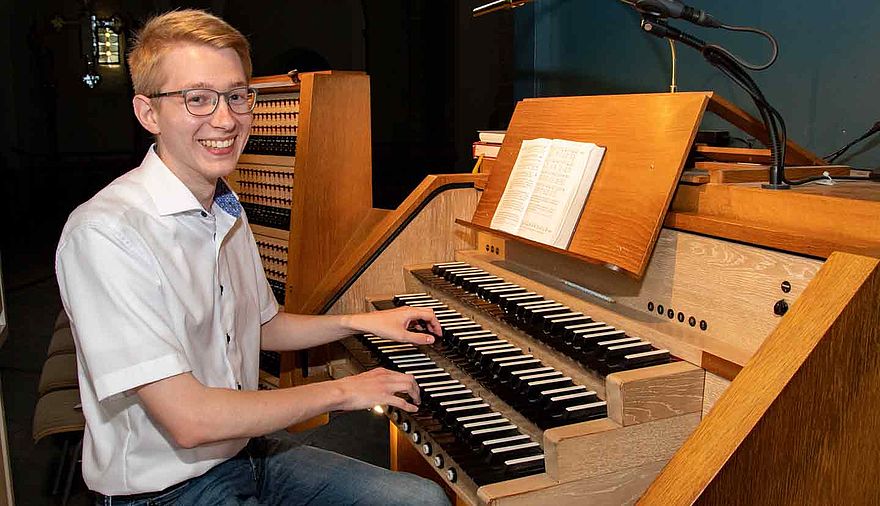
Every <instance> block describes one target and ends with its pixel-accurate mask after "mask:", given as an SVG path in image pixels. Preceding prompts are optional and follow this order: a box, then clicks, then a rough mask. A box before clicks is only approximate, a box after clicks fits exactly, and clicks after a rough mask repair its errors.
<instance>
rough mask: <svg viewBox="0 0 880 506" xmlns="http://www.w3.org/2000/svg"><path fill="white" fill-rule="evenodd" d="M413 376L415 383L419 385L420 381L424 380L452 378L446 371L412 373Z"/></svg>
mask: <svg viewBox="0 0 880 506" xmlns="http://www.w3.org/2000/svg"><path fill="white" fill-rule="evenodd" d="M413 378H415V380H416V385H419V386H421V385H422V383H424V382H433V381H442V380H448V379H452V376H450V375H449V373H448V372H442V373H419V374H413Z"/></svg>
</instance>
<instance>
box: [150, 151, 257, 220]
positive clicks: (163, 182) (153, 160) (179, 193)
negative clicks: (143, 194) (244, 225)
mask: <svg viewBox="0 0 880 506" xmlns="http://www.w3.org/2000/svg"><path fill="white" fill-rule="evenodd" d="M141 168H142V169H143V170H144V171H145V173H146V174H147V175H148V177H147V178H146V185H145V186H146V190H147V192H148V193H149V194H150V197H152V199H153V202H154V203H155V204H156V210H157V211H158V213H159V215H160V216H166V215H171V214H177V213H182V212H185V211H202V210H203V209H202V205H201V204H200V203H199V201H198V199H196V197H195V195H193V193H192V191H190V189H189V188H187V187H186V185H185V184H183V181H181V180H180V179H179V178H178V177H177V176H176V175H175V174H174V173H173V172H171V169H169V168H168V166H167V165H165V162H163V161H162V159H161V158H159V155H158V153H156V145H155V144H153V145H152V146H150V149H149V150H148V151H147V156H146V157H144V161H143V162H142V163H141ZM214 202H216V203H217V205H218V206H219V207H220V209H223V210H224V211H225V212H226V213H227V214H229V215H230V216H232V217H234V218H238V217H239V216H241V203H240V202H239V201H238V197H237V196H236V195H235V193H234V192H233V191H232V190H231V189H230V188H229V186H228V185H227V184H226V182H225V181H223V180H222V179H218V180H217V188H216V190H215V191H214Z"/></svg>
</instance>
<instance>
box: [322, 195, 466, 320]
mask: <svg viewBox="0 0 880 506" xmlns="http://www.w3.org/2000/svg"><path fill="white" fill-rule="evenodd" d="M478 198H479V195H478V192H477V191H476V190H474V189H467V188H462V189H455V190H448V191H444V192H442V193H441V194H440V195H438V196H437V197H435V198H434V199H433V200H431V201H430V203H429V204H428V205H427V206H426V207H425V208H424V209H422V211H421V212H420V213H418V215H417V216H416V217H415V218H414V219H413V220H412V222H410V223H409V225H408V226H407V227H406V228H405V229H403V231H402V232H401V233H400V235H398V236H397V237H396V238H394V239H393V242H391V244H390V245H389V246H388V247H387V248H386V249H385V250H384V251H382V252H381V254H380V256H379V257H378V258H377V259H376V260H375V261H374V262H373V263H372V264H371V265H370V266H369V267H367V269H366V270H365V271H364V272H363V273H361V274H360V275H358V276H357V279H356V281H354V282H353V284H352V285H351V287H350V288H348V289H347V290H346V291H345V294H344V295H343V297H342V298H340V299H339V300H338V301H337V302H336V303H334V304H333V306H332V308H331V309H330V310H329V311H328V312H329V313H334V314H344V313H350V312H355V311H360V310H361V309H362V305H363V300H364V298H365V297H367V296H369V295H375V294H377V293H390V294H393V293H401V292H404V291H405V283H404V276H403V273H404V269H403V267H404V265H406V264H409V263H410V262H434V261H437V260H438V259H451V258H452V257H453V256H454V254H455V251H456V250H458V249H461V248H473V247H474V240H475V238H474V236H473V234H472V233H470V232H469V231H467V230H466V229H462V228H461V227H457V226H456V225H455V218H456V217H458V216H463V215H466V214H469V213H471V212H473V209H474V208H475V207H476V204H477V200H478ZM395 218H396V216H395V215H389V216H388V217H387V218H386V221H385V222H383V223H382V224H380V225H379V226H377V227H376V228H375V229H374V232H373V233H372V234H371V235H370V237H369V238H368V239H367V240H365V241H364V243H363V246H362V248H363V249H361V250H355V251H352V252H351V253H353V256H349V257H348V259H349V262H351V261H352V259H353V258H355V257H358V256H361V254H363V255H364V256H366V258H369V255H368V254H367V253H368V252H374V251H376V250H375V249H372V248H375V247H376V246H377V244H380V243H381V242H382V239H383V238H387V236H386V235H385V234H386V233H390V232H392V231H393V229H394V228H393V227H391V225H392V224H393V223H396V220H395ZM371 247H372V248H371ZM358 265H360V264H358V263H354V265H351V264H350V263H349V264H340V265H338V266H337V268H336V269H334V271H332V272H331V276H333V277H331V278H329V279H328V280H325V283H327V284H330V283H331V282H334V281H335V282H336V283H340V284H342V283H344V282H345V281H346V280H348V279H349V278H350V277H351V276H354V275H356V272H352V273H351V274H348V275H347V276H344V275H342V276H340V275H338V274H336V273H348V272H349V270H348V269H350V268H355V267H357V266H358ZM337 276H338V277H337ZM320 293H333V292H332V290H326V291H324V289H323V288H321V289H320ZM314 307H315V306H310V309H311V308H314Z"/></svg>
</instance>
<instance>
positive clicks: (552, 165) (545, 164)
mask: <svg viewBox="0 0 880 506" xmlns="http://www.w3.org/2000/svg"><path fill="white" fill-rule="evenodd" d="M604 154H605V148H603V147H600V146H597V145H595V144H593V143H588V142H574V141H567V140H563V139H552V140H551V139H530V140H525V141H523V143H522V147H520V150H519V154H518V155H517V158H516V163H515V164H514V165H513V169H512V170H511V171H510V177H509V178H508V180H507V186H506V187H505V188H504V193H503V194H502V195H501V200H500V201H499V202H498V207H497V209H496V210H495V215H494V216H493V217H492V223H491V225H490V226H491V228H494V229H495V230H501V231H503V232H508V233H510V234H514V235H518V236H520V237H523V238H526V239H530V240H532V241H536V242H540V243H543V244H548V245H550V246H555V247H557V248H562V249H565V248H567V247H568V244H569V242H571V236H572V234H573V233H574V229H575V226H577V222H578V219H579V218H580V215H581V211H582V210H583V208H584V203H585V202H586V201H587V196H588V195H589V193H590V188H591V187H592V186H593V181H594V180H595V178H596V172H598V170H599V165H600V164H601V163H602V157H603V156H604Z"/></svg>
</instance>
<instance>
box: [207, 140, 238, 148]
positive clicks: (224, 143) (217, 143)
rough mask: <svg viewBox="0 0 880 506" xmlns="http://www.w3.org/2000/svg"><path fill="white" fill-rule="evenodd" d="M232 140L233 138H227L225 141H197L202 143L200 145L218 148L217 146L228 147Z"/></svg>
mask: <svg viewBox="0 0 880 506" xmlns="http://www.w3.org/2000/svg"><path fill="white" fill-rule="evenodd" d="M234 140H235V139H227V140H225V141H215V140H210V139H207V140H201V141H199V142H200V143H202V145H203V146H205V147H209V148H215V149H219V148H228V147H229V146H232V142H233V141H234Z"/></svg>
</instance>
